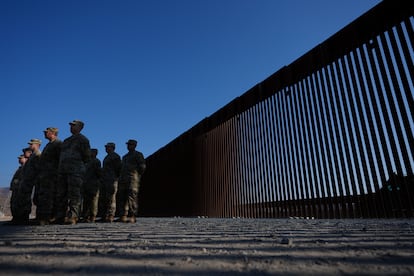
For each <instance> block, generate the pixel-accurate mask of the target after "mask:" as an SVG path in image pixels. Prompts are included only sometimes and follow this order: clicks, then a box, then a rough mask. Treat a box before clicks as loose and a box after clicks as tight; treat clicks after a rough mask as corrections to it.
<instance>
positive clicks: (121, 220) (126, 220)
mask: <svg viewBox="0 0 414 276" xmlns="http://www.w3.org/2000/svg"><path fill="white" fill-rule="evenodd" d="M119 221H120V222H128V217H127V216H121V218H120V219H119Z"/></svg>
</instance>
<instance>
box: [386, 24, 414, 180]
mask: <svg viewBox="0 0 414 276" xmlns="http://www.w3.org/2000/svg"><path fill="white" fill-rule="evenodd" d="M388 36H389V38H390V42H391V47H392V52H391V51H390V49H389V47H388V44H387V42H386V41H385V37H384V34H383V35H382V36H381V39H382V41H383V45H384V47H383V48H384V52H385V57H386V61H387V64H388V67H387V68H388V69H389V71H390V76H391V81H392V85H393V90H394V92H395V93H394V94H395V98H396V99H397V103H396V104H395V103H394V104H393V105H392V109H397V108H398V110H399V113H400V116H401V119H402V128H399V127H396V131H397V135H398V141H399V145H400V146H403V145H407V144H408V149H407V150H404V149H402V150H401V154H402V157H403V160H404V164H405V166H404V167H405V168H406V171H407V174H413V167H412V166H413V165H412V164H411V163H410V158H409V156H408V152H414V137H413V133H412V132H411V131H409V130H410V128H411V126H412V125H411V124H410V119H409V118H408V113H407V112H406V110H405V104H404V100H403V97H402V95H403V94H404V95H408V93H410V91H411V89H410V86H409V84H408V79H407V76H406V74H405V70H404V66H403V64H402V59H401V55H400V52H399V50H398V46H397V42H396V39H395V35H394V32H393V31H392V30H389V31H388ZM391 55H392V56H393V57H394V58H395V61H396V63H397V70H396V69H395V68H394V65H393V62H392V60H391ZM395 72H398V76H399V79H400V80H401V83H402V87H401V88H400V85H399V83H398V80H397V74H396V73H395ZM390 92H391V91H390ZM391 99H392V98H391ZM407 101H408V103H409V104H410V103H411V105H412V106H414V100H413V97H410V96H408V97H407ZM413 108H414V107H413ZM393 112H395V113H396V111H393ZM396 119H398V118H394V122H395V123H396V122H397V121H396ZM396 126H397V124H396ZM402 129H406V130H407V131H406V135H407V140H408V141H407V143H405V142H404V137H403V136H404V135H403V133H402Z"/></svg>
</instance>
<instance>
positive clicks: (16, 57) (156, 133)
mask: <svg viewBox="0 0 414 276" xmlns="http://www.w3.org/2000/svg"><path fill="white" fill-rule="evenodd" d="M379 2H380V1H378V0H175V1H174V0H134V1H132V0H123V1H115V0H113V1H112V0H96V1H91V0H79V1H78V0H74V1H63V0H62V1H59V0H58V1H56V0H51V1H45V0H38V1H35V0H30V1H29V0H27V1H22V0H1V1H0V35H1V41H0V92H1V94H0V95H1V98H2V100H1V108H0V120H1V125H2V127H1V128H2V130H1V132H0V135H1V136H0V137H1V143H2V147H3V148H2V149H1V154H0V187H8V185H9V182H10V179H11V177H12V175H13V173H14V171H15V170H16V168H17V166H18V163H17V156H18V155H19V154H20V153H21V149H22V148H24V147H26V146H27V142H28V141H29V140H30V139H31V138H40V139H42V141H44V143H43V145H42V148H43V147H44V145H46V142H47V141H46V140H45V139H44V137H43V132H42V131H43V130H44V129H45V128H46V127H49V126H54V127H58V128H59V129H60V132H59V137H60V139H62V140H63V139H65V138H67V137H68V136H69V135H70V132H69V125H68V123H69V122H70V121H71V120H73V119H80V120H83V121H84V122H85V128H84V130H83V134H84V135H86V136H87V137H88V138H89V140H90V142H91V146H92V147H96V148H98V150H99V156H98V157H99V158H100V159H101V160H102V159H103V157H104V156H105V151H104V144H105V143H106V142H109V141H112V142H115V143H116V144H117V152H118V153H119V154H120V155H123V154H125V153H126V146H125V142H126V141H127V140H128V139H130V138H133V139H136V140H138V142H139V144H138V150H140V151H142V152H143V153H144V155H145V156H146V157H147V156H149V155H151V154H152V153H154V152H155V151H157V150H158V149H159V148H161V147H163V146H165V145H166V144H168V143H169V142H170V141H172V140H173V139H174V138H176V137H177V136H179V135H180V134H182V133H183V132H185V131H186V130H188V129H189V128H191V127H192V126H194V125H195V124H197V123H198V122H199V121H201V120H202V119H203V118H205V117H207V116H209V115H211V114H213V113H214V112H215V111H216V110H218V109H219V108H221V107H223V106H224V105H226V104H227V103H228V102H230V101H231V100H233V99H234V98H236V97H237V96H239V95H241V94H243V93H244V92H246V91H247V90H249V89H250V88H251V87H253V86H254V85H255V84H257V83H259V82H261V81H263V80H264V79H266V78H267V77H268V76H270V75H271V74H272V73H274V72H275V71H277V70H278V69H280V68H281V67H282V66H284V65H288V64H290V63H292V62H293V61H294V60H296V59H297V58H299V57H300V56H301V55H303V54H305V53H306V52H307V51H309V50H310V49H312V48H313V47H315V46H316V45H317V44H319V43H321V42H323V41H324V40H326V39H327V38H329V37H330V36H331V35H333V34H334V33H336V32H337V31H339V30H340V29H341V28H343V27H345V26H346V25H347V24H349V23H350V22H352V21H353V20H355V19H356V18H357V17H359V16H360V15H362V14H363V13H364V12H366V11H368V10H369V9H370V8H372V7H374V6H375V5H376V4H377V3H379Z"/></svg>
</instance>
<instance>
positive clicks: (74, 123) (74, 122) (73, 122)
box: [69, 120, 85, 128]
mask: <svg viewBox="0 0 414 276" xmlns="http://www.w3.org/2000/svg"><path fill="white" fill-rule="evenodd" d="M69 124H70V125H77V126H80V127H81V128H83V126H84V125H85V124H84V123H83V122H82V121H79V120H73V121H72V122H70V123H69Z"/></svg>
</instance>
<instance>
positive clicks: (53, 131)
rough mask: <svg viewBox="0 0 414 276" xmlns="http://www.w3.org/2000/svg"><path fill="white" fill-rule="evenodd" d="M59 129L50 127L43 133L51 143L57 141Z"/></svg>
mask: <svg viewBox="0 0 414 276" xmlns="http://www.w3.org/2000/svg"><path fill="white" fill-rule="evenodd" d="M58 132H59V129H58V128H56V127H48V128H46V129H45V130H43V133H44V134H45V138H46V139H48V140H49V141H52V140H55V139H56V137H57V135H58Z"/></svg>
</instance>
